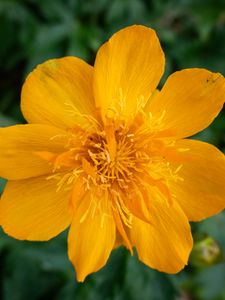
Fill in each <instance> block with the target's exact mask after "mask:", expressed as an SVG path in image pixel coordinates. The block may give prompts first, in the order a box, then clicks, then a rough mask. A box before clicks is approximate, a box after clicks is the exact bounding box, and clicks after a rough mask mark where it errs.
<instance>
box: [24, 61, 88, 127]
mask: <svg viewBox="0 0 225 300" xmlns="http://www.w3.org/2000/svg"><path fill="white" fill-rule="evenodd" d="M92 70H93V68H92V67H91V66H89V65H88V64H87V63H85V62H84V61H82V60H80V59H78V58H76V57H64V58H60V59H52V60H48V61H46V62H45V63H43V64H41V65H39V66H38V67H37V68H36V69H35V70H34V71H33V72H31V73H30V75H29V76H28V77H27V79H26V81H25V83H24V86H23V89H22V96H21V97H22V98H21V106H22V112H23V115H24V117H25V118H26V120H27V121H28V122H29V123H44V124H51V125H55V126H58V127H60V128H72V127H73V126H74V125H78V124H80V125H81V126H86V125H87V122H88V121H87V119H86V118H85V117H84V116H83V114H86V115H89V114H91V113H92V112H93V110H94V100H93V97H92Z"/></svg>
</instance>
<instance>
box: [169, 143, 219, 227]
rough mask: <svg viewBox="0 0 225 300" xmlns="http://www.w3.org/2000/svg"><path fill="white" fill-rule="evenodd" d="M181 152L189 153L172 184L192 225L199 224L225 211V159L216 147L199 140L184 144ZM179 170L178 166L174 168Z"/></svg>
mask: <svg viewBox="0 0 225 300" xmlns="http://www.w3.org/2000/svg"><path fill="white" fill-rule="evenodd" d="M176 147H177V149H179V148H181V149H189V151H186V152H184V153H183V156H184V157H185V156H186V155H187V156H190V159H189V160H186V161H185V160H184V163H183V165H182V168H181V169H180V171H179V173H178V175H179V177H181V178H183V181H177V182H169V187H170V190H171V192H172V193H173V194H174V195H175V197H176V200H177V202H178V203H179V205H180V206H181V208H182V209H183V211H184V213H185V214H186V215H187V217H188V219H189V220H191V221H199V220H201V219H204V218H207V217H210V216H212V215H214V214H217V213H219V212H220V211H222V210H223V209H224V208H225V156H224V154H222V153H221V152H220V151H219V150H218V149H217V148H216V147H214V146H212V145H210V144H207V143H203V142H200V141H195V140H180V141H177V143H176ZM170 166H171V167H173V168H174V169H176V168H177V167H178V164H170Z"/></svg>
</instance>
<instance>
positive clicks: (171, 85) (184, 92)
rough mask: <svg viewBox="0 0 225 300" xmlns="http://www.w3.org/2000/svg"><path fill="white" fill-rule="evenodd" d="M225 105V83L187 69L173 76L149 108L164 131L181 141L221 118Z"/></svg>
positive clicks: (201, 71)
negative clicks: (167, 130) (173, 134)
mask: <svg viewBox="0 0 225 300" xmlns="http://www.w3.org/2000/svg"><path fill="white" fill-rule="evenodd" d="M224 101H225V79H224V77H223V76H222V75H221V74H219V73H212V72H210V71H208V70H205V69H186V70H182V71H179V72H175V73H174V74H172V75H171V76H169V78H168V80H167V81H166V83H165V85H164V86H163V88H162V90H161V91H160V92H159V93H156V94H155V96H154V97H152V99H151V100H150V102H149V103H148V104H147V106H146V109H147V110H148V112H151V114H152V116H153V118H154V119H155V120H160V119H161V117H162V116H163V118H162V121H161V124H160V129H161V130H164V129H173V130H175V131H176V137H177V138H183V137H187V136H191V135H194V134H195V133H197V132H199V131H201V130H203V129H204V128H206V127H207V126H208V125H209V124H210V123H211V122H212V121H213V120H214V118H215V117H216V116H217V115H218V113H219V112H220V110H221V109H222V107H223V104H224Z"/></svg>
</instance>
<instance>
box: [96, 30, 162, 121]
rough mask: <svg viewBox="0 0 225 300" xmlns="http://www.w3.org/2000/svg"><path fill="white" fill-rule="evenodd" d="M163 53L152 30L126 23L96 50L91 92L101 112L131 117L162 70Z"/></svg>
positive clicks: (159, 76) (157, 79) (155, 85)
mask: <svg viewBox="0 0 225 300" xmlns="http://www.w3.org/2000/svg"><path fill="white" fill-rule="evenodd" d="M164 64H165V59H164V54H163V51H162V49H161V46H160V43H159V40H158V38H157V36H156V33H155V31H154V30H152V29H150V28H147V27H144V26H137V25H134V26H130V27H127V28H125V29H122V30H120V31H118V32H117V33H115V34H114V35H113V36H112V37H111V38H110V39H109V41H108V42H107V43H105V44H104V45H103V46H102V47H101V48H100V49H99V51H98V53H97V57H96V61H95V66H94V95H95V101H96V105H97V106H98V107H100V108H101V110H102V114H103V116H104V115H105V114H107V115H110V116H111V115H115V114H118V113H119V114H120V117H123V118H131V117H132V116H134V114H135V113H136V112H137V111H138V109H139V108H140V105H143V104H144V103H146V102H147V100H148V99H149V97H150V95H151V94H152V92H153V91H154V90H155V88H156V87H157V85H158V83H159V80H160V79H161V76H162V74H163V71H164Z"/></svg>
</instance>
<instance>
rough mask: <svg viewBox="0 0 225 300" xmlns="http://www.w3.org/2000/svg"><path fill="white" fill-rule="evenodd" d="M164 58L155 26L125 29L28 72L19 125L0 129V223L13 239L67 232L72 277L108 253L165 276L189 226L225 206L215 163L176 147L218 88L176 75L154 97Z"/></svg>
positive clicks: (196, 74)
mask: <svg viewBox="0 0 225 300" xmlns="http://www.w3.org/2000/svg"><path fill="white" fill-rule="evenodd" d="M164 66H165V58H164V54H163V51H162V49H161V46H160V43H159V40H158V38H157V36H156V33H155V31H154V30H152V29H150V28H147V27H144V26H137V25H135V26H130V27H127V28H125V29H123V30H120V31H119V32H117V33H115V34H114V35H113V36H112V37H111V38H110V39H109V41H108V42H106V43H105V44H104V45H103V46H102V47H101V48H100V49H99V51H98V53H97V57H96V60H95V64H94V67H92V66H90V65H88V64H87V63H85V62H84V61H82V60H81V59H79V58H76V57H64V58H59V59H52V60H49V61H47V62H45V63H43V64H41V65H39V66H38V67H37V68H36V69H35V70H34V71H33V72H31V73H30V75H29V76H28V78H27V79H26V81H25V83H24V86H23V88H22V95H21V108H22V112H23V115H24V117H25V119H26V120H27V121H28V123H29V124H27V125H16V126H11V127H7V128H1V129H0V145H1V148H0V176H1V177H4V178H6V179H7V180H8V183H7V185H6V188H5V190H4V193H3V195H2V198H1V200H0V224H1V226H2V228H3V230H4V231H5V232H6V233H7V234H9V235H10V236H12V237H14V238H17V239H20V240H30V241H46V240H49V239H51V238H53V237H55V236H56V235H58V234H59V233H61V232H62V231H64V230H65V229H66V228H67V227H69V234H68V255H69V258H70V260H71V262H72V264H73V265H74V267H75V270H76V275H77V279H78V281H84V279H85V277H86V276H87V275H88V274H90V273H92V272H96V271H98V270H99V269H100V268H102V267H103V266H104V265H105V264H106V262H107V260H108V258H109V256H110V253H111V251H112V250H113V249H114V248H117V247H119V246H121V245H122V246H125V247H126V248H127V249H128V250H129V251H130V252H131V254H132V253H133V248H136V251H137V254H138V257H139V259H140V260H141V261H142V262H143V263H145V264H146V265H148V266H150V267H151V268H154V269H157V270H159V271H162V272H166V273H176V272H179V271H180V270H181V269H182V268H183V267H184V266H185V265H186V264H187V262H188V257H189V254H190V251H191V249H192V245H193V242H192V235H191V229H190V225H189V221H199V220H202V219H204V218H207V217H210V216H212V215H214V214H217V213H219V212H220V211H221V210H223V209H224V207H225V184H224V182H225V158H224V155H223V154H222V153H221V152H220V151H219V150H217V149H216V148H215V147H214V146H212V145H209V144H207V143H203V142H200V141H197V140H192V139H186V138H187V137H189V136H192V135H194V134H196V133H197V132H199V131H201V130H203V129H204V128H206V127H207V126H208V125H209V124H210V123H211V122H212V121H213V119H214V118H215V117H216V116H217V115H218V113H219V112H220V110H221V109H222V106H223V103H224V100H225V80H224V77H223V76H222V75H221V74H218V73H212V72H210V71H208V70H205V69H185V70H182V71H179V72H175V73H174V74H172V75H171V76H169V78H168V79H167V81H166V83H165V84H164V86H163V88H162V89H161V90H158V89H157V86H158V84H159V81H160V79H161V76H162V74H163V71H164Z"/></svg>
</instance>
